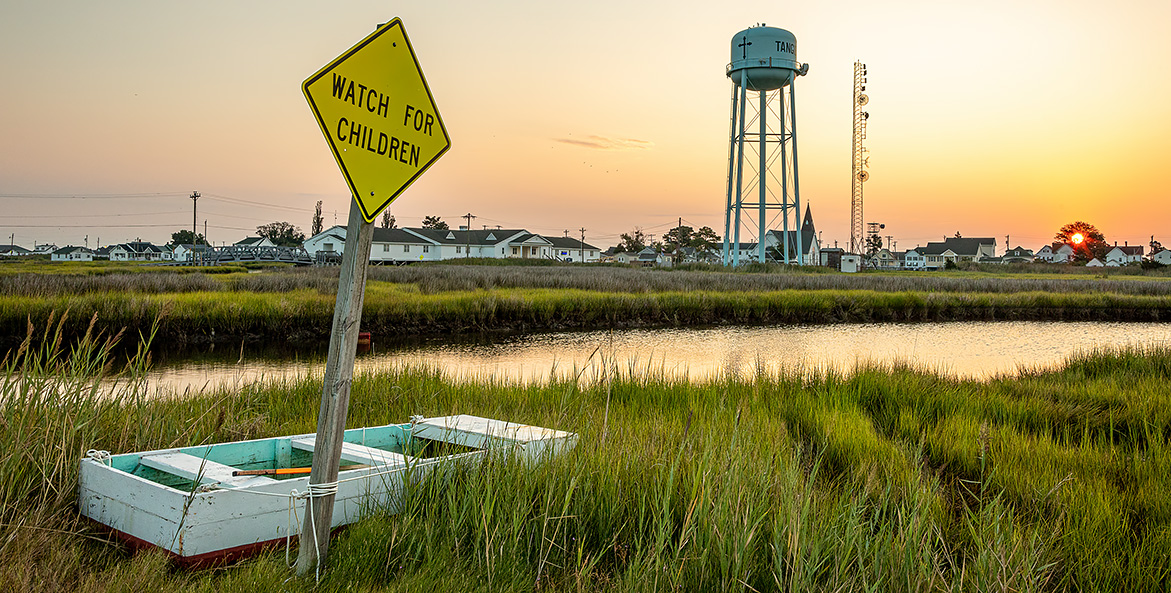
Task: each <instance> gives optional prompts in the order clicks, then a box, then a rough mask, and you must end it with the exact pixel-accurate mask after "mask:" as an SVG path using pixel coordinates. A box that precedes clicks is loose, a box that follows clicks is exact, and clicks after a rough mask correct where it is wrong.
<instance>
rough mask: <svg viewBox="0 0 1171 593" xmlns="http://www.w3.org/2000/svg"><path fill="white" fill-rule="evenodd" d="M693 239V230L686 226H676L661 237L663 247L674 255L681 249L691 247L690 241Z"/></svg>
mask: <svg viewBox="0 0 1171 593" xmlns="http://www.w3.org/2000/svg"><path fill="white" fill-rule="evenodd" d="M694 237H695V229H693V228H691V227H689V226H687V225H682V226H677V227H675V228H673V229H671V230H669V231H667V232H666V233H665V234H664V235H663V246H664V247H666V249H667V251H669V252H672V253H674V252H675V251H678V250H679V249H680V248H682V247H691V241H692V239H693V238H694Z"/></svg>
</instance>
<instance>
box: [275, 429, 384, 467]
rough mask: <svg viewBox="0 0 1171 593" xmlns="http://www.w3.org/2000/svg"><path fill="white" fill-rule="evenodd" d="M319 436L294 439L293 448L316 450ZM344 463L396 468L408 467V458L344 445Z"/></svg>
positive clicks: (367, 448)
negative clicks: (398, 466)
mask: <svg viewBox="0 0 1171 593" xmlns="http://www.w3.org/2000/svg"><path fill="white" fill-rule="evenodd" d="M316 440H317V435H307V436H303V437H297V438H295V439H293V448H294V449H299V450H301V451H310V452H312V451H313V450H314V447H315V445H316V442H315V441H316ZM342 461H348V462H350V463H361V464H363V465H377V466H387V465H389V466H395V465H406V464H407V456H406V455H403V454H402V453H391V452H390V451H383V450H382V449H375V448H374V447H367V446H365V445H359V444H356V443H342Z"/></svg>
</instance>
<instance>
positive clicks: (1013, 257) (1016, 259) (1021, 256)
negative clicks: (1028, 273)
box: [1000, 245, 1052, 264]
mask: <svg viewBox="0 0 1171 593" xmlns="http://www.w3.org/2000/svg"><path fill="white" fill-rule="evenodd" d="M1046 247H1048V245H1046ZM1050 253H1051V254H1052V252H1050ZM1032 261H1033V250H1032V249H1025V248H1024V247H1021V246H1020V245H1017V246H1016V247H1013V248H1012V249H1009V250H1008V251H1006V252H1004V255H1003V256H1001V258H1000V262H1001V263H1005V264H1027V263H1031V262H1032Z"/></svg>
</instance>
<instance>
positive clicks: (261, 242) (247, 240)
mask: <svg viewBox="0 0 1171 593" xmlns="http://www.w3.org/2000/svg"><path fill="white" fill-rule="evenodd" d="M233 245H239V246H240V247H276V243H273V242H272V241H270V240H269V238H268V237H244V238H243V239H240V240H239V241H236V242H235V243H233Z"/></svg>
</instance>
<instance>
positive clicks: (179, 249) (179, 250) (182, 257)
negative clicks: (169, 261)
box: [173, 243, 211, 262]
mask: <svg viewBox="0 0 1171 593" xmlns="http://www.w3.org/2000/svg"><path fill="white" fill-rule="evenodd" d="M210 249H211V248H210V247H208V246H207V245H192V244H190V243H182V244H179V245H176V246H175V250H174V252H173V254H174V260H175V261H178V262H189V261H191V260H192V259H193V258H196V257H199V254H202V253H206V252H207V251H209V250H210Z"/></svg>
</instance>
